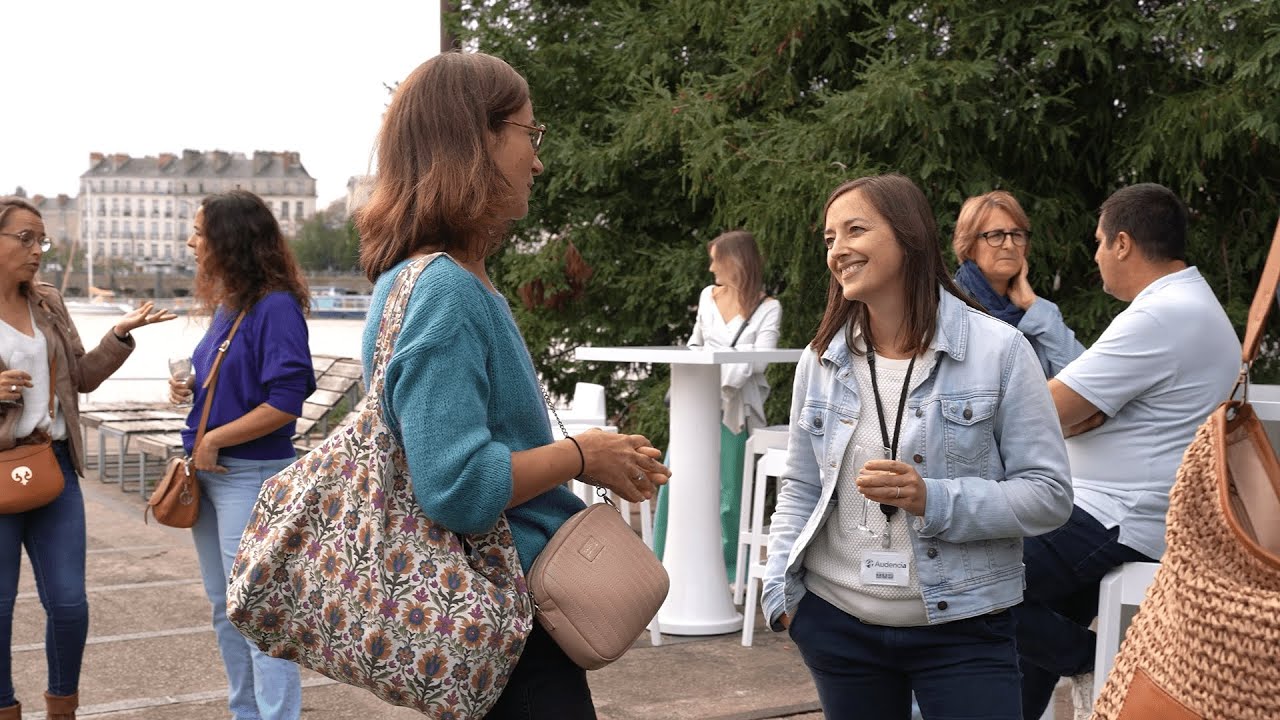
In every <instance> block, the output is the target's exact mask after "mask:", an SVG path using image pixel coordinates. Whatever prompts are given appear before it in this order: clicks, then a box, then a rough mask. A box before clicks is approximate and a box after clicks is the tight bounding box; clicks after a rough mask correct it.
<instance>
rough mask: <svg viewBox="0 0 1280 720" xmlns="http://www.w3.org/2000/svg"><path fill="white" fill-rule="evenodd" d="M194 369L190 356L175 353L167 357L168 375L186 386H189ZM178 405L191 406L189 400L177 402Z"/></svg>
mask: <svg viewBox="0 0 1280 720" xmlns="http://www.w3.org/2000/svg"><path fill="white" fill-rule="evenodd" d="M193 373H194V369H193V367H192V365H191V357H190V356H188V355H175V356H174V357H171V358H169V376H170V377H172V378H173V379H174V380H177V381H178V382H180V383H183V384H184V385H187V386H188V388H190V386H191V379H192V376H193ZM177 406H178V407H191V403H190V402H183V403H178V404H177Z"/></svg>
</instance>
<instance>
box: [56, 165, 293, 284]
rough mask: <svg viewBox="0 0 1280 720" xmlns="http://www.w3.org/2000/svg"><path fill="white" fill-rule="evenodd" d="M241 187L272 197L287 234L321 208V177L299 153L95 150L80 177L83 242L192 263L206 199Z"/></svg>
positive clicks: (124, 255)
mask: <svg viewBox="0 0 1280 720" xmlns="http://www.w3.org/2000/svg"><path fill="white" fill-rule="evenodd" d="M236 188H240V189H244V190H249V191H251V192H253V193H256V194H257V195H259V196H260V197H261V198H262V199H263V200H264V201H266V203H267V205H268V206H269V207H270V208H271V210H272V212H274V213H275V216H276V218H277V219H278V220H279V221H280V229H281V230H282V231H283V232H284V234H285V235H286V236H292V235H293V234H294V233H295V232H296V231H297V230H298V229H299V228H301V227H302V223H303V222H305V221H306V220H307V219H308V218H310V217H311V216H312V215H314V214H315V212H316V181H315V178H313V177H311V175H310V174H309V173H307V170H306V168H304V167H303V166H302V162H301V160H300V159H299V157H298V153H296V152H264V151H255V152H254V153H253V156H252V157H248V156H246V155H245V154H244V153H233V152H223V151H221V150H212V151H208V152H201V151H198V150H183V151H182V155H173V154H169V153H164V154H161V155H160V156H158V157H153V156H150V155H148V156H146V157H137V158H135V157H131V156H129V155H124V154H115V155H104V154H102V153H96V152H95V153H90V154H89V169H88V171H86V172H85V173H84V174H82V175H81V176H80V197H79V204H80V219H81V223H80V232H81V240H82V242H86V243H87V242H90V241H92V242H93V255H94V257H95V258H120V259H123V260H125V261H130V262H133V263H136V264H143V265H188V264H189V254H188V251H187V244H186V243H187V237H188V236H189V235H190V234H191V221H192V218H193V217H194V215H195V211H196V208H197V207H199V204H200V200H201V198H203V197H204V196H206V195H209V194H210V193H215V192H223V191H226V190H234V189H236Z"/></svg>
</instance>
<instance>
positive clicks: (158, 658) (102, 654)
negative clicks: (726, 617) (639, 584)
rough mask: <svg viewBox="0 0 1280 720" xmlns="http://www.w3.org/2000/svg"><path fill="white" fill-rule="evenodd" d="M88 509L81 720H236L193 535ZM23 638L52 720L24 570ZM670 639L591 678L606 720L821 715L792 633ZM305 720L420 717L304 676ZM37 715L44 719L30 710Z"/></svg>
mask: <svg viewBox="0 0 1280 720" xmlns="http://www.w3.org/2000/svg"><path fill="white" fill-rule="evenodd" d="M82 487H83V488H84V493H85V499H86V506H87V511H88V531H89V555H88V584H89V603H90V615H91V625H90V631H89V646H88V648H87V649H86V652H85V659H84V672H83V676H82V679H81V687H80V697H81V702H82V703H83V704H82V706H81V712H80V713H79V717H83V718H93V717H111V718H120V719H127V718H147V719H149V720H179V719H182V720H205V719H206V718H207V719H212V718H220V719H221V718H227V717H228V715H229V714H228V712H227V710H226V682H225V678H224V676H223V674H222V664H221V661H220V660H219V658H218V650H217V645H216V643H215V641H214V636H213V631H212V629H211V628H210V625H209V619H208V614H209V606H208V602H207V601H206V600H205V597H204V591H203V589H202V587H201V584H200V573H199V569H198V567H197V562H196V556H195V550H194V548H193V547H192V544H191V539H190V535H189V533H188V532H187V531H184V530H175V529H173V528H166V527H162V526H159V525H155V524H151V525H144V524H143V522H142V507H143V502H142V500H141V498H140V496H139V494H138V492H137V490H136V486H135V489H134V490H132V491H131V492H128V493H124V492H121V490H120V487H119V485H115V484H108V483H103V482H100V481H99V480H98V479H96V474H93V473H91V476H90V477H89V478H86V479H84V480H82ZM14 612H15V616H14V629H13V670H14V684H15V686H16V687H17V691H18V698H19V700H20V701H23V702H24V704H25V705H26V708H25V709H26V710H27V712H26V713H25V714H24V716H25V717H27V718H29V719H30V718H42V717H43V712H39V711H42V710H43V702H42V701H41V699H40V698H41V693H42V692H43V691H44V689H45V678H46V675H45V672H46V671H45V659H44V644H43V641H44V611H43V609H42V608H41V607H40V601H39V599H38V597H37V595H36V592H35V583H34V580H33V579H32V577H31V572H30V566H29V565H27V564H25V562H24V567H23V573H22V579H21V585H20V588H19V596H18V601H17V604H16V607H15V610H14ZM739 640H740V638H739V635H737V634H733V635H725V636H718V637H713V638H701V639H689V638H676V637H670V636H668V637H667V638H666V639H665V641H664V643H663V645H662V646H661V647H652V646H650V645H649V642H648V634H647V633H646V634H645V636H644V637H643V638H642V640H641V641H640V642H639V643H638V644H637V647H636V648H635V649H634V650H632V651H631V652H630V653H628V654H627V655H626V657H624V658H623V659H622V660H620V661H619V662H617V663H615V664H613V665H611V666H609V667H607V668H605V669H603V670H599V671H596V672H593V673H592V674H591V684H592V690H593V692H594V695H595V700H596V705H597V707H598V709H599V714H600V717H601V719H602V720H632V719H636V720H638V719H640V718H646V719H649V718H671V719H672V720H675V719H679V718H698V719H699V720H705V719H708V718H726V719H727V718H733V719H735V720H755V719H757V718H776V717H798V718H820V717H821V713H820V712H817V711H818V704H817V695H816V693H815V691H814V689H813V683H812V681H811V680H810V678H809V676H808V673H807V672H806V671H805V670H804V666H803V665H802V663H801V662H800V659H799V657H798V656H797V654H796V649H795V646H794V645H792V644H791V643H790V642H789V641H788V640H787V639H786V637H785V636H782V635H777V634H774V633H769V632H767V631H763V630H761V631H759V632H757V633H756V639H755V646H754V647H751V648H744V647H742V646H741V644H740V642H739ZM303 678H304V683H305V689H304V691H303V703H304V706H303V717H305V718H308V719H313V718H314V719H315V720H324V719H329V718H332V719H334V720H338V719H339V718H344V719H345V718H357V717H362V718H414V717H421V716H420V715H418V714H417V713H414V712H411V711H408V710H403V709H398V708H392V707H390V706H388V705H385V704H383V703H382V702H381V701H380V700H378V699H377V698H375V697H374V696H373V695H371V694H369V693H368V692H366V691H364V690H360V689H357V688H352V687H349V686H345V685H340V684H336V683H333V682H332V681H330V680H329V679H328V678H325V677H323V676H321V675H318V674H315V673H310V672H307V671H304V675H303ZM33 711H34V712H33Z"/></svg>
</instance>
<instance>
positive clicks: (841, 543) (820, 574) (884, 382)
mask: <svg viewBox="0 0 1280 720" xmlns="http://www.w3.org/2000/svg"><path fill="white" fill-rule="evenodd" d="M935 361H936V358H935V354H934V353H933V352H926V353H925V354H924V355H922V356H921V357H918V358H916V363H915V367H914V368H913V369H912V371H911V387H912V388H915V387H916V386H917V385H919V384H920V383H921V382H924V380H925V379H926V378H928V377H929V373H930V372H932V370H933V366H934V363H935ZM909 363H910V360H909V359H903V360H895V359H891V358H886V357H884V356H883V355H880V354H879V353H877V354H876V373H877V380H876V382H877V383H878V384H879V386H880V402H881V404H882V405H883V407H884V417H885V424H886V425H887V426H888V430H889V435H890V438H892V436H893V428H894V423H895V421H896V419H897V417H898V401H899V399H901V397H902V382H903V380H905V379H906V375H907V365H908V364H909ZM853 371H854V377H855V378H856V379H857V383H858V397H859V398H860V399H861V410H860V412H859V415H858V423H857V425H855V426H854V430H853V437H852V439H851V440H850V441H849V445H848V447H846V448H845V452H844V459H843V460H842V461H841V463H840V469H839V476H838V477H837V478H836V492H835V497H836V499H837V500H836V507H835V509H834V510H833V511H832V513H831V514H830V515H829V516H828V517H827V520H826V522H825V523H824V524H823V526H822V527H821V528H820V529H819V530H818V532H817V534H816V535H815V536H814V539H813V543H812V544H811V545H810V546H809V548H808V550H807V551H806V552H805V558H804V566H805V570H806V574H805V586H806V587H807V588H808V589H809V590H810V591H811V592H813V593H816V594H817V595H818V596H819V597H821V598H822V599H823V600H826V601H827V602H829V603H831V604H832V605H835V606H836V607H838V608H840V609H841V610H843V611H845V612H847V613H849V614H850V615H853V616H854V617H856V618H858V619H859V620H862V621H863V622H866V623H870V624H873V625H886V626H891V627H909V626H916V625H927V624H928V616H927V614H926V613H925V607H924V599H923V597H922V596H921V594H920V579H919V576H918V574H917V572H916V563H915V559H914V554H913V552H912V548H911V536H910V535H909V533H910V532H911V530H910V528H909V525H910V516H909V515H908V514H907V513H906V512H904V511H902V510H899V511H898V512H896V513H894V515H893V517H892V518H891V519H890V526H889V529H890V544H889V548H887V551H889V552H900V553H905V554H906V556H907V557H909V558H912V561H911V570H910V574H911V580H910V583H909V584H908V585H906V586H905V587H898V586H891V585H865V584H863V582H862V575H861V567H860V561H861V559H862V557H863V554H864V553H867V552H882V551H886V548H885V547H884V546H883V544H882V543H883V536H884V529H885V516H884V513H882V512H881V511H880V505H879V503H876V502H873V501H870V500H867V499H866V498H865V497H863V495H862V493H861V492H859V491H858V487H857V479H858V473H859V471H860V470H861V469H862V466H863V465H865V464H866V463H867V462H868V461H870V460H878V459H882V458H883V457H884V450H883V447H884V442H883V439H882V438H881V434H880V420H879V417H878V416H877V414H876V401H875V395H874V393H873V389H872V387H871V368H870V366H869V365H868V363H867V358H866V356H865V355H858V356H854V359H853ZM904 412H905V411H904ZM906 423H907V418H906V417H904V418H903V425H904V426H905V425H906ZM905 454H907V452H906V450H905V449H904V448H903V447H902V446H901V445H899V447H898V455H899V458H898V459H901V457H902V456H903V455H905ZM864 508H865V518H866V519H865V523H866V527H868V528H870V530H871V531H873V532H866V531H864V530H863V529H862V528H861V527H859V526H861V525H863V522H864V520H863V518H864Z"/></svg>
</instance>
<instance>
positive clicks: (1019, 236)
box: [978, 228, 1031, 248]
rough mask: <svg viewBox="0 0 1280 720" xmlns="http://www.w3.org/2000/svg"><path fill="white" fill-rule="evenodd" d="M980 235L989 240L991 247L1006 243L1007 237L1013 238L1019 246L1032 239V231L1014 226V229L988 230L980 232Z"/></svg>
mask: <svg viewBox="0 0 1280 720" xmlns="http://www.w3.org/2000/svg"><path fill="white" fill-rule="evenodd" d="M978 237H980V238H982V239H983V240H986V241H987V244H988V245H990V246H991V247H997V248H998V247H1000V246H1001V245H1003V244H1004V239H1005V238H1006V237H1009V238H1013V244H1014V245H1016V246H1017V247H1023V246H1025V245H1026V244H1027V241H1028V240H1030V239H1031V231H1030V230H1023V229H1022V228H1014V229H1013V230H988V231H986V232H980V233H978Z"/></svg>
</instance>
